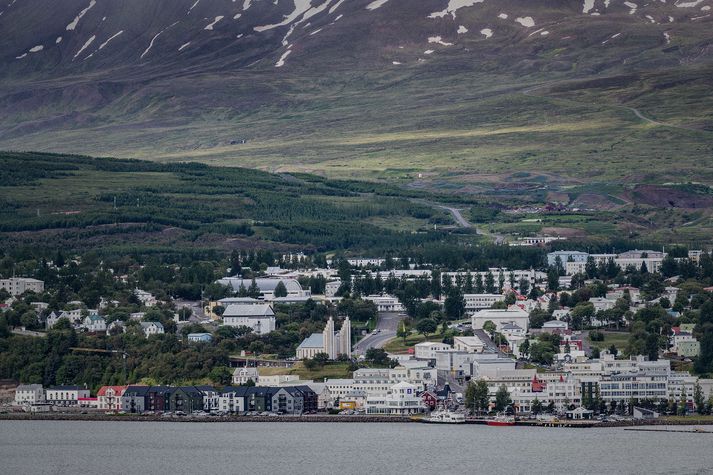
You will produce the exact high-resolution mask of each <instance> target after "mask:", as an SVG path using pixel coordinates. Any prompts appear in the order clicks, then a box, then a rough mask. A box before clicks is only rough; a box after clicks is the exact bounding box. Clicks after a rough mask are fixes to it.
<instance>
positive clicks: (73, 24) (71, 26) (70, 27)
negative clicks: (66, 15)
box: [67, 0, 97, 31]
mask: <svg viewBox="0 0 713 475" xmlns="http://www.w3.org/2000/svg"><path fill="white" fill-rule="evenodd" d="M96 4H97V2H96V0H90V2H89V6H88V7H87V8H85V9H84V10H82V11H81V12H79V14H78V15H77V16H76V17H74V20H72V21H71V22H70V23H69V25H67V31H72V30H74V29H75V28H77V25H78V24H79V20H81V19H82V17H83V16H84V15H86V14H87V12H88V11H89V10H91V9H92V7H93V6H94V5H96Z"/></svg>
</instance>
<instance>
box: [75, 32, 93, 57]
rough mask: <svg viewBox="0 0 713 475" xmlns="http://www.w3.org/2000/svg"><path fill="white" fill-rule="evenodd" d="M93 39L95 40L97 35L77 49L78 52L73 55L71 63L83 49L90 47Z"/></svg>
mask: <svg viewBox="0 0 713 475" xmlns="http://www.w3.org/2000/svg"><path fill="white" fill-rule="evenodd" d="M95 39H97V35H92V36H91V37H90V38H89V39H88V40H87V41H86V42H85V43H84V46H82V47H81V48H79V51H77V53H76V54H75V55H74V57H73V58H72V61H74V60H75V59H77V56H79V55H80V54H82V51H84V50H85V49H87V48H89V46H90V45H91V44H92V43H94V40H95Z"/></svg>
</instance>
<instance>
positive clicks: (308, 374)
mask: <svg viewBox="0 0 713 475" xmlns="http://www.w3.org/2000/svg"><path fill="white" fill-rule="evenodd" d="M259 372H260V374H261V375H262V376H274V375H278V374H295V375H297V376H299V377H300V379H303V380H316V381H318V380H322V379H325V378H328V379H339V378H350V377H351V375H352V374H351V372H350V371H349V364H348V363H327V364H326V365H324V366H323V367H321V368H316V369H314V370H309V369H307V368H305V367H304V365H303V364H302V362H301V361H300V362H297V363H295V365H294V366H293V367H292V368H259Z"/></svg>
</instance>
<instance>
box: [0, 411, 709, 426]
mask: <svg viewBox="0 0 713 475" xmlns="http://www.w3.org/2000/svg"><path fill="white" fill-rule="evenodd" d="M2 421H79V422H168V423H170V422H194V423H203V424H205V423H230V422H233V423H245V422H261V423H275V422H282V423H284V422H287V423H325V422H326V423H346V424H369V423H372V424H373V423H398V424H404V423H414V424H421V423H423V422H422V421H419V420H418V419H417V418H413V417H410V416H378V415H361V416H339V415H304V416H225V417H190V416H180V417H179V416H172V417H162V416H156V415H148V416H141V415H137V414H127V415H107V414H72V413H56V414H29V413H7V414H0V422H2ZM485 424H486V420H484V419H471V420H468V421H466V423H465V424H464V425H485ZM438 425H448V424H438ZM455 425H460V424H455ZM710 425H713V419H697V418H691V419H690V420H680V419H677V420H666V419H653V420H630V421H615V422H597V421H567V420H562V421H559V422H556V423H543V422H538V421H529V420H525V421H517V423H516V427H541V428H569V429H596V428H615V427H622V428H627V427H629V428H631V427H633V428H636V427H646V426H710Z"/></svg>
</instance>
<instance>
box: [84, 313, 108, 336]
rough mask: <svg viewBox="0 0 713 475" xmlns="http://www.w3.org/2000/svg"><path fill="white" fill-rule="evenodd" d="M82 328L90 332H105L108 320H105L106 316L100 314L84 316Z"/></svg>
mask: <svg viewBox="0 0 713 475" xmlns="http://www.w3.org/2000/svg"><path fill="white" fill-rule="evenodd" d="M82 328H84V329H85V330H86V331H88V332H89V333H97V332H105V331H106V320H104V317H100V316H99V315H89V316H88V317H85V318H84V321H83V322H82Z"/></svg>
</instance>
